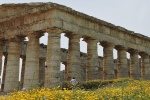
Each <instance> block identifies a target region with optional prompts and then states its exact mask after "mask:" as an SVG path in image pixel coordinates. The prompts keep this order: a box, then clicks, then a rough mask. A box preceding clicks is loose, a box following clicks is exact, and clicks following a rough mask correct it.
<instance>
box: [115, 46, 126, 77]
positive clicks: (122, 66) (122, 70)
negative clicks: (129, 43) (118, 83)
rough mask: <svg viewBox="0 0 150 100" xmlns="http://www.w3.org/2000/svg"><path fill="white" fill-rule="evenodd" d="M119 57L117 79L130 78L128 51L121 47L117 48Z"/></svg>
mask: <svg viewBox="0 0 150 100" xmlns="http://www.w3.org/2000/svg"><path fill="white" fill-rule="evenodd" d="M115 48H116V49H117V51H118V52H117V55H118V61H117V63H118V68H117V78H127V77H129V75H128V72H129V66H128V65H127V54H126V49H125V48H124V47H121V46H116V47H115Z"/></svg>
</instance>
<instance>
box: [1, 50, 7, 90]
mask: <svg viewBox="0 0 150 100" xmlns="http://www.w3.org/2000/svg"><path fill="white" fill-rule="evenodd" d="M7 55H8V54H7V53H6V52H5V53H4V56H5V59H4V68H3V75H2V76H3V78H2V85H1V91H4V82H5V76H6V67H7Z"/></svg>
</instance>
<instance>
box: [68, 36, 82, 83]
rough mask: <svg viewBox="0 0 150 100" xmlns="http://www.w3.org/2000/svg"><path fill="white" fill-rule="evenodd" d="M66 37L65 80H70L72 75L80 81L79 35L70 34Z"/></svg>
mask: <svg viewBox="0 0 150 100" xmlns="http://www.w3.org/2000/svg"><path fill="white" fill-rule="evenodd" d="M67 37H68V38H69V49H68V56H67V81H70V80H71V78H73V77H75V78H76V79H77V80H78V81H81V61H80V43H79V42H80V36H79V35H75V34H72V35H68V36H67Z"/></svg>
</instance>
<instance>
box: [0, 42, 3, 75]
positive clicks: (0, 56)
mask: <svg viewBox="0 0 150 100" xmlns="http://www.w3.org/2000/svg"><path fill="white" fill-rule="evenodd" d="M3 45H4V42H3V41H2V40H0V75H1V71H2V56H3Z"/></svg>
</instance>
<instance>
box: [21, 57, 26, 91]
mask: <svg viewBox="0 0 150 100" xmlns="http://www.w3.org/2000/svg"><path fill="white" fill-rule="evenodd" d="M25 62H26V57H25V56H22V69H21V89H22V88H23V83H24V72H25Z"/></svg>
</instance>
